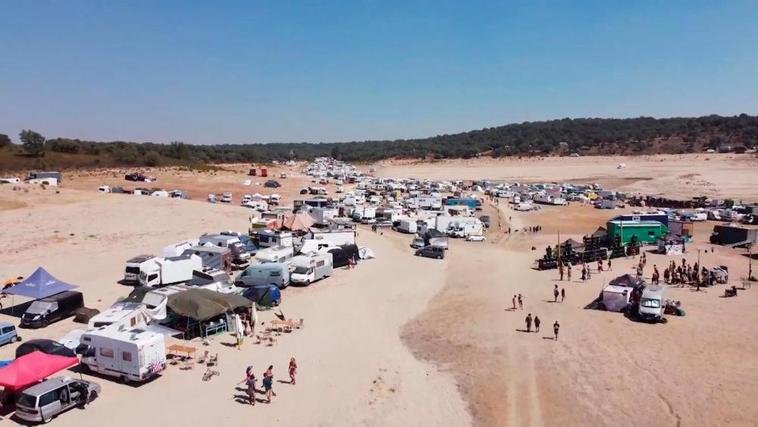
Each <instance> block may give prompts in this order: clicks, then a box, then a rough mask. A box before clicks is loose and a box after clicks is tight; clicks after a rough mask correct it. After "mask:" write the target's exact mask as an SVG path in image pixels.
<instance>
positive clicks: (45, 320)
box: [21, 291, 84, 328]
mask: <svg viewBox="0 0 758 427" xmlns="http://www.w3.org/2000/svg"><path fill="white" fill-rule="evenodd" d="M83 306H84V296H83V295H82V293H81V292H77V291H66V292H61V293H59V294H55V295H51V296H49V297H47V298H42V299H38V300H36V301H34V302H32V305H30V306H29V308H27V309H26V312H25V313H24V314H23V315H22V316H21V326H22V327H25V328H44V327H45V326H47V325H49V324H51V323H54V322H57V321H59V320H61V319H65V318H67V317H70V316H73V315H74V312H75V311H76V310H77V309H80V308H82V307H83Z"/></svg>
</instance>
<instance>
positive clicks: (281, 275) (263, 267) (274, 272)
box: [234, 262, 290, 289]
mask: <svg viewBox="0 0 758 427" xmlns="http://www.w3.org/2000/svg"><path fill="white" fill-rule="evenodd" d="M234 284H235V285H237V286H244V287H250V286H256V285H275V286H276V287H277V288H279V289H284V288H286V287H287V286H289V284H290V270H289V265H288V264H285V263H278V262H272V263H265V264H255V265H251V266H250V267H248V268H246V269H245V270H244V271H243V272H242V273H240V274H239V276H237V279H236V280H235V281H234Z"/></svg>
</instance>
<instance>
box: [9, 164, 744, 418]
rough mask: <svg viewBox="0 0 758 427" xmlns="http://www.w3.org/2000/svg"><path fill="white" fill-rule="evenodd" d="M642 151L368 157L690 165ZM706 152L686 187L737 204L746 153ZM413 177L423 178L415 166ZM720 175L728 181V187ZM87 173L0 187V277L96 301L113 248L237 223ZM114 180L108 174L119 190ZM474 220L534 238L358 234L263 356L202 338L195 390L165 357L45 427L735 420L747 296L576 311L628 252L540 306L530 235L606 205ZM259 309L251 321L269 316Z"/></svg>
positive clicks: (134, 249) (202, 189) (154, 247)
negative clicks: (254, 399)
mask: <svg viewBox="0 0 758 427" xmlns="http://www.w3.org/2000/svg"><path fill="white" fill-rule="evenodd" d="M701 156H702V155H701ZM691 157H694V156H691ZM714 158H715V156H714ZM645 159H646V158H635V159H627V160H624V159H621V160H619V159H613V160H612V167H601V168H600V170H598V169H597V168H594V167H593V165H592V164H591V163H590V160H591V161H592V162H595V161H597V160H598V158H591V159H581V158H580V159H560V161H559V160H558V159H547V160H544V161H543V162H544V164H542V163H540V162H533V163H529V164H524V165H522V167H520V168H517V166H518V164H517V163H513V164H510V163H507V162H505V163H500V161H492V163H486V162H487V161H484V163H476V164H471V165H469V164H467V163H466V162H458V163H455V162H453V163H450V164H448V163H438V164H432V165H410V166H403V165H399V166H396V167H393V168H392V169H390V168H386V167H385V168H381V169H380V170H379V173H381V174H384V175H391V176H408V175H416V176H421V177H430V178H436V177H444V178H481V177H489V178H493V179H494V178H501V179H513V178H509V177H513V176H521V177H522V178H520V179H527V178H529V179H534V180H538V181H551V180H558V179H560V178H559V177H556V175H557V174H560V176H561V177H566V178H565V179H569V178H575V179H576V180H580V181H581V180H583V179H588V178H591V177H599V178H598V179H592V180H593V181H600V182H603V183H607V182H614V181H611V180H612V179H613V178H614V174H615V173H622V174H627V173H628V174H629V175H628V176H627V178H629V179H627V181H623V182H622V181H615V182H617V183H618V182H621V183H625V185H626V186H632V187H633V186H635V185H641V184H644V185H646V186H647V185H651V188H655V189H657V190H655V191H662V190H664V189H665V188H666V187H667V185H669V184H667V183H670V182H671V180H674V181H676V177H677V176H679V175H682V174H685V173H694V172H692V171H693V169H692V161H693V159H690V158H689V157H684V158H683V159H682V160H681V161H677V160H676V159H675V158H674V157H672V156H669V157H655V158H647V160H645ZM722 159H723V162H724V163H723V164H721V163H718V164H720V165H722V166H724V165H730V164H731V165H732V166H734V169H733V170H734V171H736V172H733V171H729V170H722V169H721V166H719V168H716V169H715V170H709V169H708V168H702V169H696V171H697V173H699V174H701V176H700V178H698V179H701V178H702V179H704V180H705V179H707V180H708V181H709V182H712V183H716V182H719V183H724V184H725V185H726V187H724V189H723V190H722V192H724V193H729V194H726V196H735V197H740V195H739V194H738V193H740V192H742V193H744V194H745V195H744V196H743V197H746V198H751V199H755V198H756V197H755V196H756V194H755V190H754V189H753V187H750V186H749V183H751V182H755V172H754V170H755V169H754V167H755V164H754V163H753V162H754V161H753V160H749V159H747V158H742V157H740V158H737V159H731V160H730V159H729V158H728V157H726V156H725V157H723V158H722ZM661 160H663V161H661ZM695 160H697V159H695ZM564 161H566V162H574V161H576V162H577V163H576V164H571V165H569V166H570V167H569V166H566V167H565V168H564V167H562V166H561V163H560V162H564ZM624 161H625V162H626V163H627V168H626V169H622V170H619V171H620V172H616V171H617V170H616V169H615V165H616V164H618V163H620V162H624ZM699 161H700V162H701V163H702V164H703V165H712V164H715V163H707V162H712V161H713V159H712V160H708V161H706V160H703V159H702V158H701V159H700V160H699ZM514 162H515V161H514ZM582 162H583V163H582ZM658 164H661V165H663V166H661V171H660V174H659V175H660V177H653V179H650V180H647V181H640V180H638V179H637V178H634V177H635V176H641V177H647V178H650V176H647V175H645V174H643V173H640V174H639V175H637V172H632V171H630V169H633V168H642V169H645V170H647V171H652V170H655V166H656V165H658ZM638 165H639V166H638ZM240 168H241V167H240ZM603 168H605V169H603ZM750 168H753V169H752V170H748V169H750ZM240 170H241V169H240ZM158 172H160V173H165V174H166V175H165V176H159V178H160V181H159V183H158V184H161V183H163V184H164V185H163V186H169V184H173V183H174V182H176V183H177V184H183V185H181V186H179V185H178V186H179V187H180V188H187V189H192V191H196V192H197V194H199V195H200V197H201V198H202V199H204V197H205V194H206V193H208V192H221V191H234V193H235V197H238V194H242V193H243V192H248V191H246V190H244V189H239V188H241V185H240V182H241V181H242V179H244V176H242V175H241V173H240V171H237V172H234V171H226V172H219V173H217V175H215V176H212V175H211V176H210V177H209V175H208V174H202V175H193V174H189V173H188V174H186V175H185V174H184V173H183V172H180V171H173V170H172V171H163V172H161V171H158ZM421 172H423V173H424V174H425V175H418V174H419V173H421ZM292 173H293V178H292V179H290V178H288V179H287V180H286V181H287V187H289V188H286V189H283V190H281V191H278V192H279V193H280V194H294V193H295V192H296V191H297V189H299V187H300V186H301V185H304V184H307V183H308V182H309V181H308V180H307V179H305V178H303V177H298V176H296V173H295V171H293V172H292ZM482 174H484V176H483V175H482ZM730 174H737V175H735V176H739V177H740V179H731V180H730V179H729V177H730ZM106 175H107V173H106V174H105V175H103V176H89V175H88V174H87V173H83V174H82V175H81V177H76V178H75V179H74V180H73V181H68V180H67V181H66V187H65V188H63V189H62V190H61V192H60V193H56V192H55V190H51V189H48V190H40V189H32V190H30V191H29V192H12V191H10V189H9V188H8V187H0V230H2V239H1V241H0V243H2V244H1V245H0V257H2V259H3V262H2V263H0V276H3V277H4V276H9V275H13V274H29V273H30V272H31V271H32V270H33V268H35V267H36V266H38V265H44V266H45V267H46V268H48V269H49V270H50V272H51V273H53V274H54V275H56V276H57V277H59V278H60V279H62V280H65V281H69V282H72V283H77V284H79V285H81V286H82V289H83V290H84V291H85V300H86V302H87V305H89V306H93V307H96V308H104V307H107V306H108V305H109V304H110V303H111V302H112V301H114V300H115V299H116V298H117V297H118V296H122V295H125V294H126V293H127V292H128V290H129V289H128V288H125V287H123V286H120V285H117V284H116V283H115V282H116V280H118V279H119V278H120V277H121V275H122V268H123V263H124V261H125V260H126V259H127V258H128V257H130V256H133V255H136V254H138V253H144V252H158V251H160V249H161V248H162V247H163V246H164V245H165V244H168V243H171V242H175V241H179V240H182V239H186V238H190V237H195V236H197V235H199V234H200V233H202V232H205V231H214V230H221V229H237V230H244V229H246V227H247V213H248V211H246V210H244V209H242V208H239V207H236V206H223V205H210V204H207V203H198V202H192V201H181V200H163V199H155V198H139V197H133V196H122V195H108V194H97V193H95V192H94V188H95V187H97V185H100V184H102V183H103V180H104V179H105V178H106ZM648 175H649V174H648ZM118 178H119V177H116V178H112V179H113V180H114V182H116V181H118V182H119V183H120V182H121V181H120V180H119V179H118ZM64 179H65V178H64ZM298 179H299V180H300V181H297V180H298ZM682 179H683V180H684V178H682ZM719 180H721V181H719ZM727 181H729V182H727ZM106 183H108V182H106ZM650 183H652V184H650ZM225 186H226V188H229V190H225V188H222V187H225ZM72 187H73V188H82V189H87V191H78V190H73V189H72ZM748 187H749V188H748ZM682 188H683V189H684V190H687V189H688V188H689V189H692V188H697V185H695V184H692V185H690V184H688V186H682ZM703 188H710V187H705V186H704V187H703ZM684 190H683V191H684ZM287 192H289V193H287ZM675 196H677V197H684V196H680V195H675ZM751 196H752V197H751ZM289 202H290V201H289V200H286V201H285V203H289ZM235 204H236V203H235ZM2 209H4V210H2ZM486 212H488V213H490V214H491V215H493V218H496V223H497V224H498V225H499V226H500V227H508V226H510V227H512V228H514V229H515V228H522V227H524V226H528V225H537V224H539V225H542V226H543V227H544V232H542V233H539V234H525V233H521V232H519V233H515V234H513V235H511V236H506V235H505V234H502V233H500V232H498V231H497V230H492V231H491V232H490V235H489V238H488V241H487V242H486V243H468V242H463V241H454V242H452V247H451V249H450V251H449V254H448V257H447V258H446V259H445V260H444V261H437V260H428V259H419V258H415V257H413V256H410V252H411V251H410V249H409V248H408V246H407V245H408V243H409V240H410V237H409V236H405V235H400V234H395V233H394V232H387V233H385V235H384V236H380V235H376V234H374V233H371V232H370V231H366V230H364V231H361V234H360V236H359V240H360V242H361V244H364V245H367V246H369V247H371V248H372V249H374V250H375V251H376V253H377V255H378V258H377V259H375V260H371V261H366V262H363V263H361V264H360V265H359V267H358V268H357V269H356V270H354V271H339V272H336V273H335V275H334V276H333V277H332V278H330V279H328V280H327V281H324V282H322V283H317V284H314V285H312V286H311V287H309V288H301V289H287V290H286V291H285V292H284V302H283V310H284V312H285V313H286V314H287V315H288V316H291V317H303V318H305V322H306V328H305V329H303V330H299V331H296V332H294V333H293V334H291V335H285V336H282V337H281V338H280V339H279V342H278V343H277V344H276V345H275V346H273V347H265V346H259V345H254V344H251V343H246V344H245V348H244V349H243V350H242V351H238V350H235V349H232V348H229V347H227V346H226V345H224V343H230V342H231V340H232V339H231V337H230V336H224V337H220V338H219V339H216V340H215V341H214V342H213V343H212V344H211V346H210V347H208V349H209V350H210V351H211V352H212V353H213V352H218V353H219V357H220V361H221V371H222V374H221V376H220V377H216V378H214V379H213V380H212V381H210V382H202V381H201V379H200V377H201V376H202V370H201V369H198V368H196V369H194V370H192V371H181V370H179V369H177V368H175V367H170V368H169V369H168V371H167V372H166V373H165V375H163V376H162V377H161V378H158V379H157V380H155V381H153V382H151V383H149V384H145V385H143V386H141V387H136V388H135V387H130V386H126V385H121V384H118V383H116V382H113V381H110V380H107V379H97V380H96V381H98V382H99V383H100V384H101V385H103V387H104V393H103V395H102V397H101V398H100V399H99V400H98V401H96V402H95V403H94V404H92V405H91V406H90V407H88V408H87V409H86V410H83V411H82V410H73V411H71V412H69V413H67V414H64V415H63V416H61V417H60V418H59V419H58V420H56V421H57V423H59V424H61V425H82V424H91V423H105V422H108V423H109V424H112V425H126V424H129V425H132V424H135V423H142V424H146V425H158V424H166V423H174V424H176V425H198V424H202V423H206V424H207V423H211V422H216V420H218V421H220V422H222V423H224V424H226V425H250V424H251V423H256V422H260V423H267V424H275V425H356V424H362V425H424V426H427V425H451V426H453V425H454V426H459V425H469V424H476V425H559V424H562V425H607V424H614V425H619V424H620V425H639V424H643V423H644V424H646V425H655V426H657V425H679V424H681V425H754V423H755V421H754V420H755V419H756V417H758V407H756V406H755V405H752V404H751V403H750V398H751V397H753V396H758V360H756V358H755V354H756V352H758V336H756V334H755V333H754V331H753V329H754V326H753V325H754V324H755V323H756V321H758V310H757V309H758V298H757V297H756V295H755V294H754V292H755V290H746V291H741V292H740V295H739V297H737V298H729V299H724V298H720V295H721V294H722V293H723V288H724V286H723V285H719V286H718V287H716V288H714V289H708V290H706V291H703V292H699V293H698V292H694V291H692V290H690V289H687V288H673V289H670V297H672V298H675V299H679V300H681V301H682V303H683V305H684V308H685V309H686V310H687V316H685V317H681V318H674V317H670V318H669V319H670V320H669V322H668V323H667V324H665V325H648V324H641V323H634V322H632V321H630V320H628V319H626V318H625V317H623V316H622V315H621V314H618V313H607V312H601V311H594V310H587V309H585V308H584V307H585V306H586V305H587V304H588V303H590V302H591V301H592V300H593V299H594V298H595V297H596V296H597V295H598V293H599V292H600V290H601V289H602V286H603V284H604V283H607V282H608V281H609V280H611V279H612V278H614V277H615V276H616V275H619V274H622V273H626V272H631V271H632V270H631V267H632V265H633V264H634V263H635V262H636V261H635V260H633V259H628V260H616V261H614V263H613V272H607V273H602V274H595V275H594V276H593V278H592V280H590V281H588V282H585V283H581V281H580V280H578V278H579V273H578V271H575V272H574V281H573V282H570V283H569V282H567V281H566V282H563V283H560V286H561V287H564V288H565V289H566V291H567V300H566V301H565V302H563V303H551V302H549V300H551V299H552V292H551V290H552V287H553V284H554V283H557V282H556V280H557V273H556V272H555V271H552V272H551V271H547V272H540V271H536V270H533V269H532V268H531V267H532V266H533V261H534V259H535V258H536V257H538V256H540V255H541V254H542V253H543V251H544V246H545V245H546V244H548V243H551V244H553V243H554V242H555V241H556V240H557V235H556V233H557V232H560V233H561V237H562V238H568V237H574V238H580V237H581V235H582V234H585V233H590V232H592V231H594V230H595V229H596V228H597V227H598V226H600V225H603V224H604V223H605V221H606V220H607V219H608V218H609V217H611V216H613V215H615V214H618V213H619V211H603V210H597V209H592V208H590V207H586V206H579V205H571V206H569V207H552V208H545V209H544V210H542V211H541V212H538V213H518V212H515V211H512V210H510V209H508V208H507V207H506V206H505V204H501V205H500V206H499V210H497V209H496V208H495V207H492V206H487V207H486ZM498 213H499V215H498ZM712 225H713V224H712V223H708V224H702V225H698V226H697V227H696V232H697V236H696V243H695V244H694V245H690V252H689V254H688V255H687V258H688V259H689V260H690V261H693V260H694V259H695V258H696V257H697V252H696V249H697V248H710V245H708V244H704V243H703V242H705V241H707V236H708V233H709V232H710V228H711V227H712ZM533 246H534V247H536V250H535V251H532V249H531V248H532V247H533ZM701 257H702V262H703V263H704V264H705V265H714V264H725V265H728V266H729V267H730V273H731V278H732V283H733V284H737V285H738V286H739V283H740V282H739V278H740V277H744V276H745V275H746V270H747V258H745V257H744V256H742V255H741V253H740V252H739V251H737V250H731V249H724V248H719V247H717V248H716V251H715V253H710V252H708V253H707V254H702V255H701ZM677 258H680V257H677ZM667 259H668V258H667V257H664V256H661V255H653V254H650V255H649V256H648V268H647V270H646V272H645V273H646V275H647V276H649V275H650V272H651V269H652V264H657V265H659V266H660V267H662V266H663V265H665V264H666V262H667ZM517 293H521V294H523V295H524V296H525V302H526V305H525V309H524V311H515V312H514V311H511V310H508V308H509V307H510V305H511V298H512V296H513V295H514V294H517ZM5 301H7V300H5ZM528 312H531V313H532V314H535V315H538V316H539V317H540V318H541V319H542V322H543V330H542V331H541V332H540V333H539V334H535V333H532V334H527V333H523V332H520V331H519V330H520V329H523V327H524V326H523V325H524V317H525V316H526V314H527V313H528ZM262 316H263V318H264V320H265V319H268V318H270V317H271V314H270V313H264V314H263V315H262ZM0 318H2V319H8V318H9V317H8V316H7V315H0ZM555 320H558V321H559V322H560V323H561V325H562V328H561V335H560V340H559V341H557V342H556V341H553V340H551V339H548V338H550V336H551V333H550V332H551V328H550V326H551V325H552V323H553V322H554V321H555ZM77 326H78V325H75V324H74V323H72V322H71V321H64V322H61V323H58V324H55V325H52V326H50V327H49V328H47V329H45V330H40V331H34V332H27V331H23V332H24V336H25V338H27V339H28V338H31V337H39V336H44V337H51V338H58V337H60V336H62V335H63V334H64V333H65V332H66V331H67V330H69V329H72V328H74V327H77ZM194 345H197V346H198V347H199V348H200V349H201V350H204V349H206V347H203V346H202V345H200V344H199V343H195V344H194ZM14 347H15V345H9V346H5V347H2V348H0V358H7V357H10V356H11V355H12V354H13V351H14ZM290 356H295V357H297V359H298V363H299V365H300V374H301V375H300V377H299V380H298V385H297V386H290V385H287V384H279V383H277V384H276V387H275V390H276V391H277V392H278V396H277V397H276V398H275V400H274V404H272V405H270V406H266V405H261V406H257V407H255V408H251V407H249V406H245V405H242V404H239V403H237V402H236V401H235V395H240V394H241V392H239V391H236V390H235V388H234V387H235V383H237V382H238V381H240V380H241V379H242V374H243V371H244V368H245V366H247V365H250V364H252V365H254V366H255V367H256V371H257V372H259V373H260V372H262V371H263V370H264V369H265V368H266V367H267V366H268V364H273V365H274V371H275V374H276V376H277V379H284V380H286V379H287V378H286V363H287V361H288V360H289V357H290ZM414 356H415V357H414ZM166 396H170V400H168V399H166ZM158 402H160V403H158Z"/></svg>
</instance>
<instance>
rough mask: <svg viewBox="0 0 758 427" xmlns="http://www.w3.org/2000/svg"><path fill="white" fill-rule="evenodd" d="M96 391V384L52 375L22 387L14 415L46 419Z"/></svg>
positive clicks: (84, 401)
mask: <svg viewBox="0 0 758 427" xmlns="http://www.w3.org/2000/svg"><path fill="white" fill-rule="evenodd" d="M99 394H100V386H99V385H98V384H97V383H93V382H90V381H85V380H75V379H72V378H71V377H56V378H51V379H49V380H46V381H43V382H41V383H39V384H36V385H33V386H31V387H29V388H27V389H26V390H24V391H22V392H21V393H20V394H19V396H18V398H17V399H16V417H18V418H20V419H22V420H24V421H30V422H42V423H46V422H48V421H50V420H52V419H53V417H55V416H56V415H58V414H60V413H62V412H65V411H67V410H69V409H71V408H73V407H74V406H81V407H84V406H85V405H86V404H88V403H90V402H92V401H93V400H94V399H95V398H96V397H97V396H98V395H99Z"/></svg>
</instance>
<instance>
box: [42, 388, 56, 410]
mask: <svg viewBox="0 0 758 427" xmlns="http://www.w3.org/2000/svg"><path fill="white" fill-rule="evenodd" d="M59 393H60V389H56V390H51V391H48V392H47V393H45V394H43V395H42V396H40V397H39V406H40V408H41V407H43V406H46V405H49V404H51V403H53V402H55V401H57V400H59V397H60V394H59Z"/></svg>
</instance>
